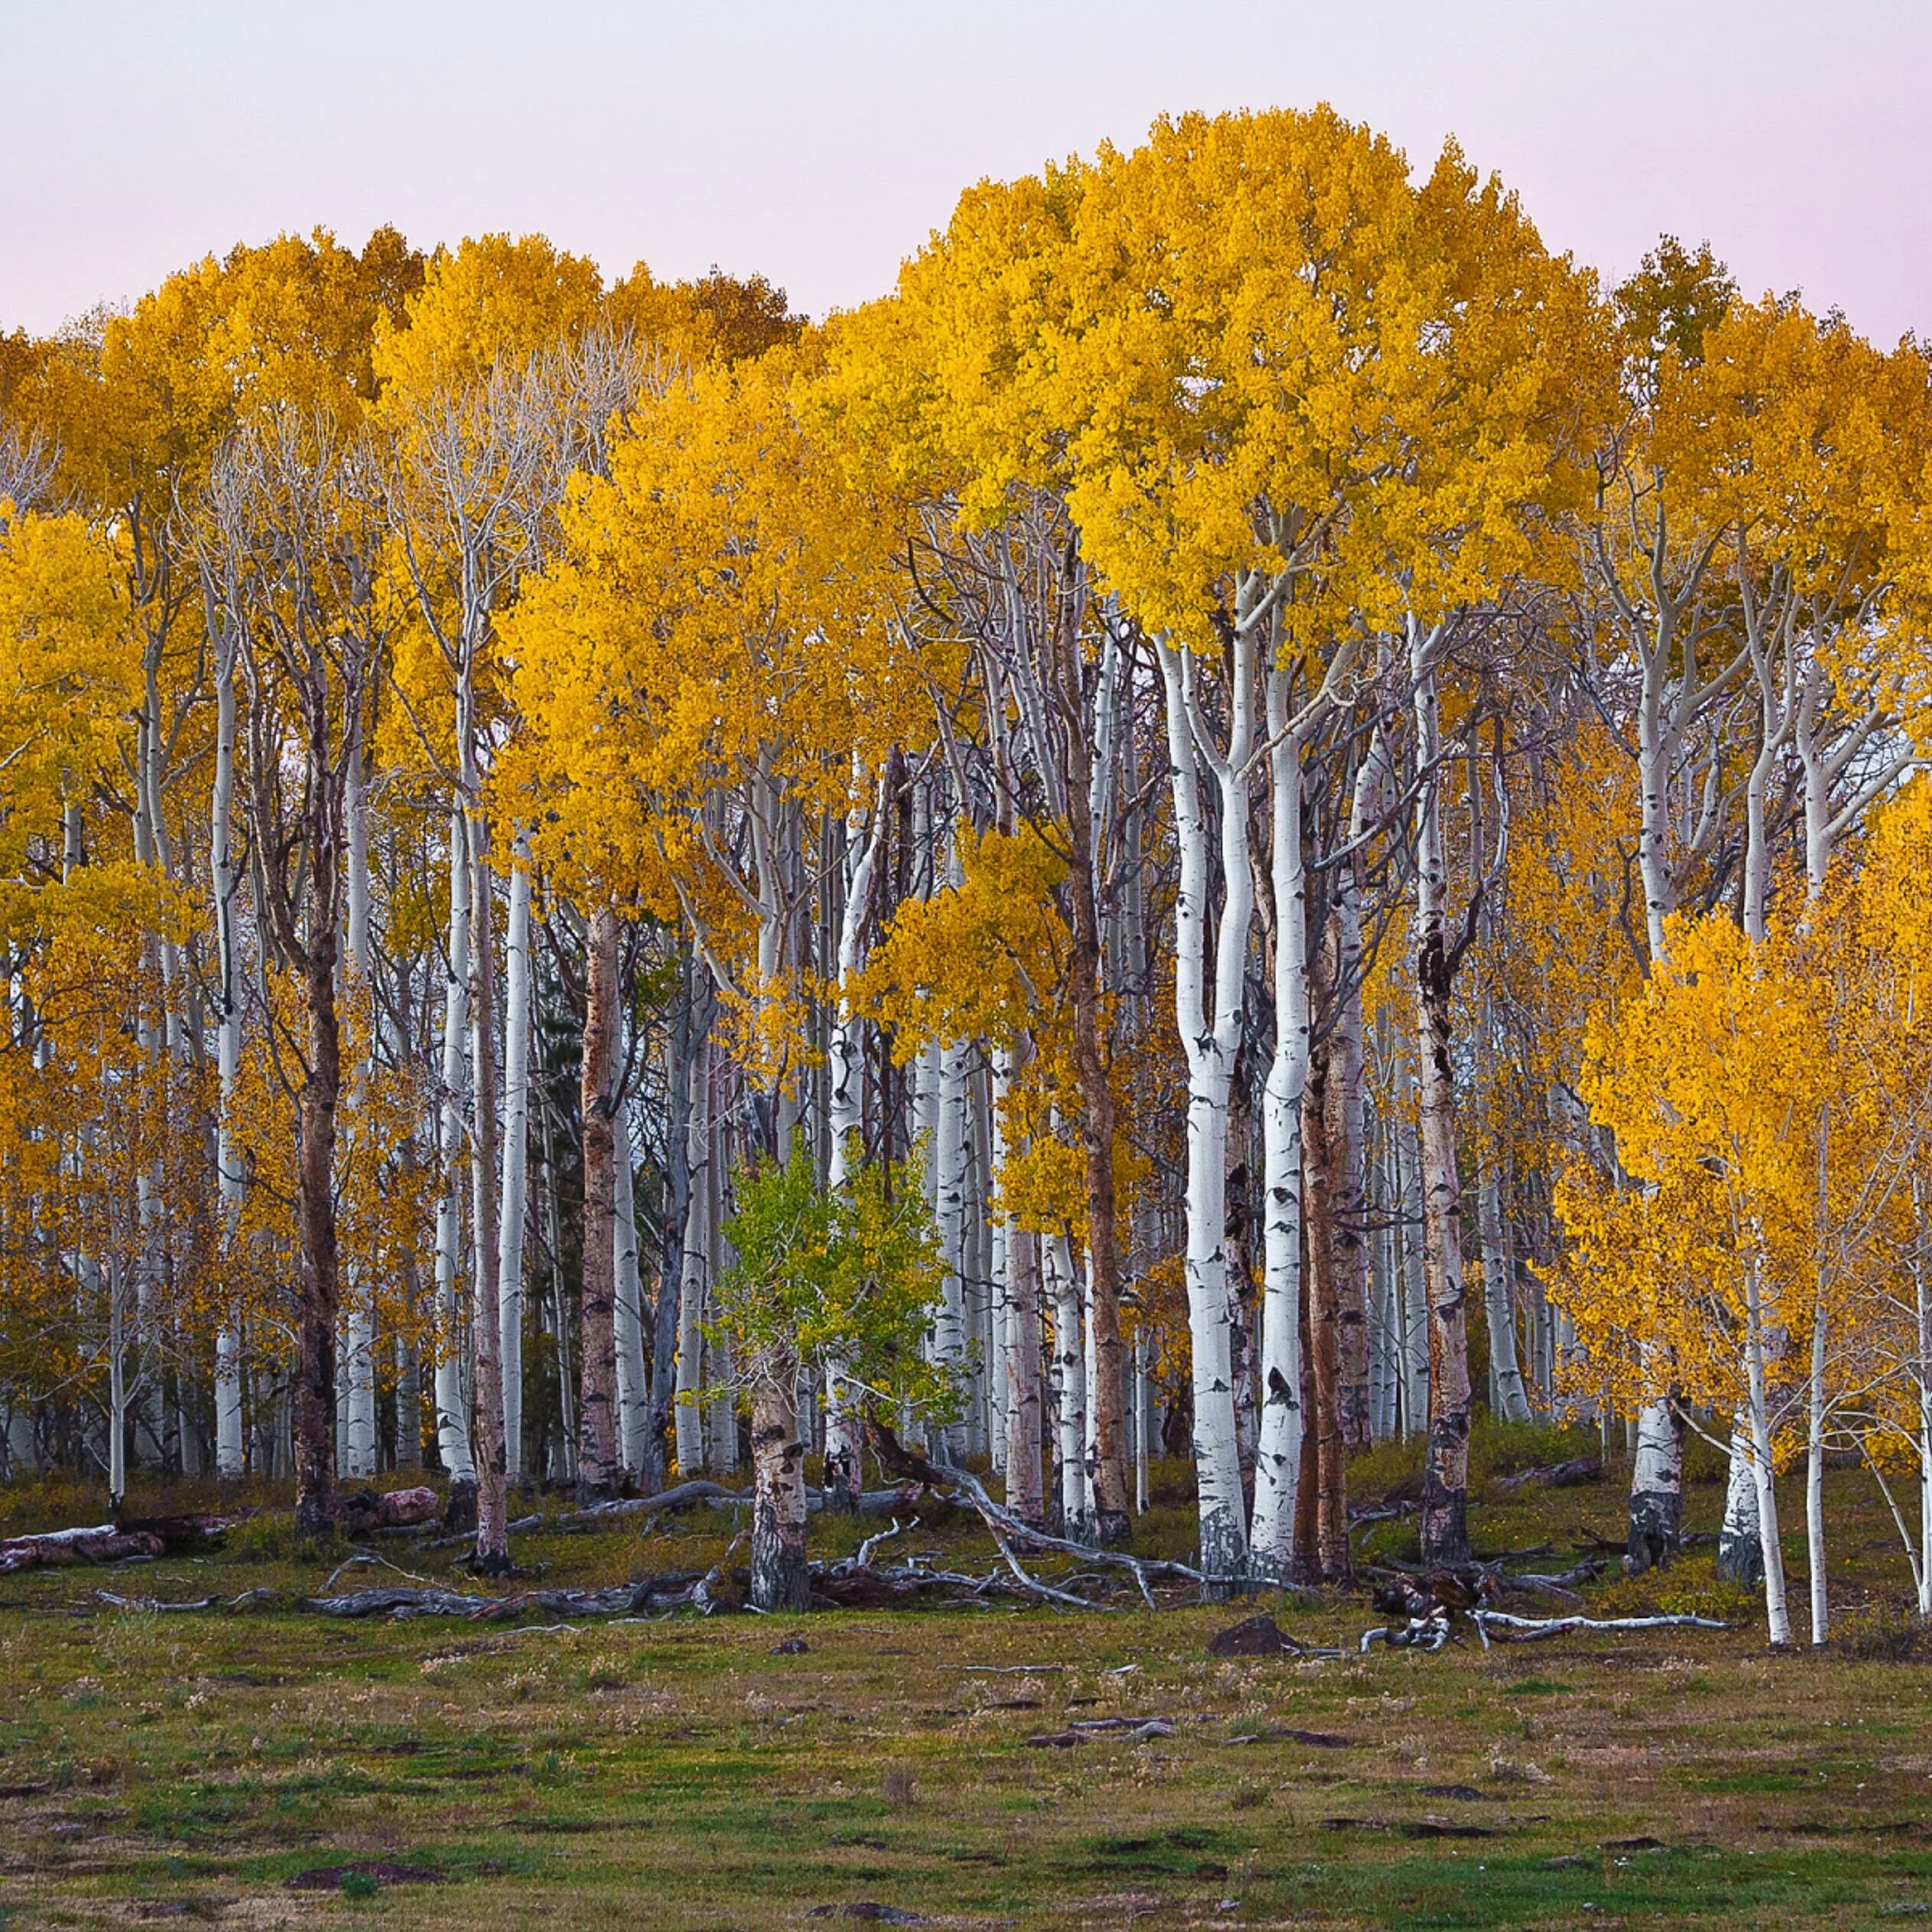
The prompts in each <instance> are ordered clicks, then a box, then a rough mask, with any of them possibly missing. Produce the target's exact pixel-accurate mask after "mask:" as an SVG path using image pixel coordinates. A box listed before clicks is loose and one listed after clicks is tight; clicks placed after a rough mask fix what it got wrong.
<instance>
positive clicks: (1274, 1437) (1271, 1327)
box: [1249, 671, 1310, 1583]
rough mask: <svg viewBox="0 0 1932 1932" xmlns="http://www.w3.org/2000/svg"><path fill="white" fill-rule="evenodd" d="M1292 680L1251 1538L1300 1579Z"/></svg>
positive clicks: (1276, 749)
mask: <svg viewBox="0 0 1932 1932" xmlns="http://www.w3.org/2000/svg"><path fill="white" fill-rule="evenodd" d="M1287 702H1288V692H1287V674H1286V673H1285V672H1283V671H1274V672H1272V673H1271V674H1270V675H1269V678H1268V735H1269V737H1270V739H1271V741H1272V742H1271V749H1270V752H1269V754H1268V774H1269V781H1270V785H1271V808H1272V813H1273V820H1272V837H1271V846H1272V851H1271V880H1272V884H1273V888H1274V1057H1273V1059H1271V1061H1270V1062H1269V1066H1268V1084H1267V1086H1266V1088H1265V1090H1264V1093H1263V1096H1262V1103H1261V1104H1262V1113H1261V1149H1262V1151H1261V1215H1262V1221H1261V1254H1262V1262H1261V1281H1262V1287H1261V1436H1260V1441H1259V1442H1258V1445H1257V1448H1256V1453H1255V1509H1254V1522H1253V1528H1252V1532H1251V1535H1250V1537H1249V1553H1250V1559H1251V1561H1252V1564H1253V1565H1254V1569H1255V1575H1257V1577H1264V1578H1271V1579H1272V1580H1273V1581H1276V1582H1278V1583H1287V1582H1289V1581H1291V1580H1292V1578H1293V1577H1294V1561H1295V1552H1294V1531H1295V1499H1296V1489H1297V1483H1298V1482H1299V1480H1300V1477H1301V1438H1302V1432H1303V1431H1304V1428H1306V1427H1307V1417H1306V1416H1305V1415H1304V1413H1303V1412H1302V1407H1301V1295H1302V1279H1301V1255H1302V1245H1303V1205H1304V1199H1303V1193H1302V1173H1301V1170H1302V1146H1301V1107H1302V1098H1303V1095H1304V1092H1305V1090H1306V1088H1307V1083H1308V1055H1309V1040H1310V1013H1309V997H1308V875H1307V868H1306V866H1305V865H1304V862H1303V857H1302V827H1301V779H1302V774H1301V739H1300V737H1299V736H1297V734H1296V733H1294V732H1291V730H1290V729H1289V728H1288V711H1287Z"/></svg>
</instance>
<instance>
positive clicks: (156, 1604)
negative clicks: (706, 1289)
mask: <svg viewBox="0 0 1932 1932" xmlns="http://www.w3.org/2000/svg"><path fill="white" fill-rule="evenodd" d="M94 1595H95V1597H96V1598H97V1599H98V1600H99V1601H100V1602H102V1603H104V1604H111V1605H112V1606H113V1607H114V1608H115V1609H116V1610H139V1611H147V1612H152V1613H165V1612H167V1611H181V1610H212V1609H214V1607H215V1605H216V1604H218V1603H219V1602H220V1601H221V1599H220V1597H196V1598H195V1599H194V1601H192V1602H191V1603H185V1604H164V1603H162V1602H161V1601H159V1600H158V1598H155V1597H117V1596H116V1595H115V1594H114V1593H113V1591H111V1590H96V1591H95V1592H94Z"/></svg>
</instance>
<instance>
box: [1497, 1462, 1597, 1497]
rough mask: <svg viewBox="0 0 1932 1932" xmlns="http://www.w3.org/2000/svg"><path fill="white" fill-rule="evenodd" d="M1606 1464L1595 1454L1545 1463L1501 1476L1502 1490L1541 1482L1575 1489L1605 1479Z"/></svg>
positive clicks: (1498, 1479)
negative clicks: (1561, 1461) (1583, 1484)
mask: <svg viewBox="0 0 1932 1932" xmlns="http://www.w3.org/2000/svg"><path fill="white" fill-rule="evenodd" d="M1603 1473H1604V1466H1603V1464H1602V1462H1601V1460H1599V1459H1598V1458H1597V1457H1595V1456H1577V1457H1572V1458H1571V1460H1569V1461H1568V1462H1566V1463H1545V1464H1543V1465H1542V1467H1539V1468H1536V1469H1524V1470H1518V1471H1517V1473H1516V1474H1515V1475H1513V1476H1499V1477H1497V1478H1496V1487H1497V1488H1498V1489H1500V1490H1519V1489H1523V1488H1526V1487H1528V1486H1529V1484H1530V1483H1542V1484H1543V1485H1545V1487H1548V1488H1549V1489H1552V1490H1573V1489H1575V1488H1577V1487H1579V1486H1580V1485H1581V1484H1582V1483H1597V1482H1601V1481H1602V1480H1603Z"/></svg>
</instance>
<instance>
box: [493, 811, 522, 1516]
mask: <svg viewBox="0 0 1932 1932" xmlns="http://www.w3.org/2000/svg"><path fill="white" fill-rule="evenodd" d="M529 857H530V853H529V848H528V847H527V844H526V843H525V842H524V840H523V839H521V838H519V839H518V840H517V844H516V850H515V853H514V857H513V859H512V862H511V869H510V925H509V930H508V932H507V935H506V939H505V944H504V981H505V984H504V1015H503V1194H502V1202H503V1206H502V1209H501V1214H500V1216H499V1218H498V1224H497V1244H498V1245H497V1352H498V1360H499V1362H500V1363H501V1370H500V1372H501V1377H502V1381H503V1444H504V1480H505V1481H506V1482H507V1483H516V1482H521V1480H523V1474H524V1220H525V1218H526V1216H527V1212H528V1209H529V1187H530V1179H529V1176H530V867H529Z"/></svg>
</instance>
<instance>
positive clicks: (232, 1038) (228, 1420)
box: [208, 631, 246, 1480]
mask: <svg viewBox="0 0 1932 1932" xmlns="http://www.w3.org/2000/svg"><path fill="white" fill-rule="evenodd" d="M234 802H235V647H234V645H233V641H231V640H230V638H228V636H227V633H226V632H225V631H223V632H221V633H220V643H219V644H218V645H217V659H216V664H215V752H214V798H213V801H212V804H211V807H210V814H209V837H208V876H209V883H210V885H211V886H213V888H214V930H215V981H216V984H215V1003H216V1004H215V1062H216V1066H217V1078H218V1079H219V1081H220V1113H219V1117H218V1119H217V1124H216V1128H215V1167H216V1171H217V1177H218V1184H219V1186H220V1191H221V1212H222V1220H223V1232H224V1239H225V1240H226V1241H227V1243H228V1244H229V1245H230V1248H231V1250H232V1247H233V1243H234V1242H235V1240H236V1239H237V1228H238V1223H239V1222H240V1216H241V1202H242V1194H243V1185H244V1184H243V1178H242V1172H241V1163H240V1158H239V1157H238V1156H237V1153H236V1150H235V1119H234V1113H235V1092H236V1083H237V1080H238V1079H239V1078H240V1072H241V973H240V961H238V960H237V958H236V951H235V896H236V894H237V892H238V891H239V890H240V883H241V882H240V877H239V876H238V874H237V870H236V866H235V853H234V827H233V814H234ZM214 1467H215V1473H216V1474H217V1476H220V1477H225V1478H228V1479H230V1480H232V1479H233V1478H235V1477H239V1476H240V1475H241V1473H243V1469H244V1467H246V1451H245V1449H244V1447H243V1438H242V1364H241V1314H240V1308H239V1307H238V1305H237V1304H235V1303H233V1302H229V1303H227V1304H225V1305H224V1307H223V1309H222V1311H221V1320H220V1326H219V1327H217V1329H216V1330H215V1338H214Z"/></svg>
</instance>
